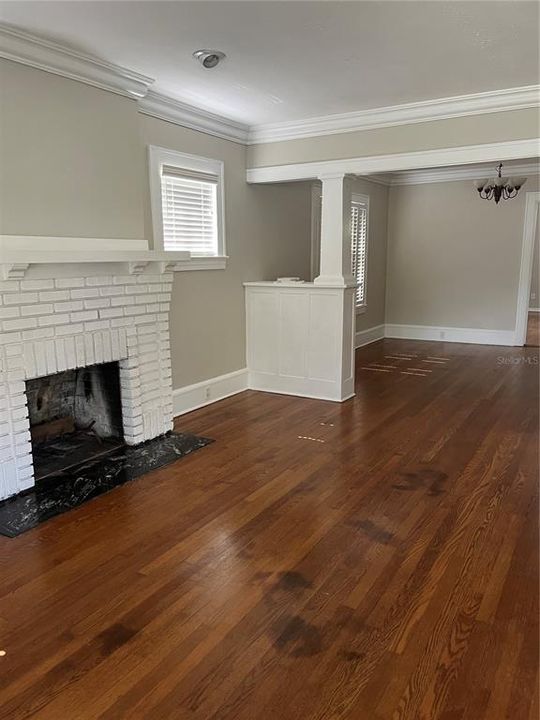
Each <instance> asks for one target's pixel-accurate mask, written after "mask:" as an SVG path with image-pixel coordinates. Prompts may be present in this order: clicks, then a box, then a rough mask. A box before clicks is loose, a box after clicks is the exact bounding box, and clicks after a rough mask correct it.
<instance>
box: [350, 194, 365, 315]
mask: <svg viewBox="0 0 540 720" xmlns="http://www.w3.org/2000/svg"><path fill="white" fill-rule="evenodd" d="M353 203H356V204H358V205H364V206H365V208H366V262H365V274H364V302H363V303H361V304H359V305H356V304H355V308H356V314H357V315H363V314H364V313H365V312H366V310H367V297H368V267H369V195H363V194H361V193H352V194H351V205H352V204H353Z"/></svg>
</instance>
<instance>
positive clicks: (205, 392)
mask: <svg viewBox="0 0 540 720" xmlns="http://www.w3.org/2000/svg"><path fill="white" fill-rule="evenodd" d="M204 397H205V398H206V399H207V400H210V388H209V387H207V388H206V389H205V391H204Z"/></svg>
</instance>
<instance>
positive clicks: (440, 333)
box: [439, 330, 444, 340]
mask: <svg viewBox="0 0 540 720" xmlns="http://www.w3.org/2000/svg"><path fill="white" fill-rule="evenodd" d="M439 335H440V337H441V340H444V330H441V331H440V332H439Z"/></svg>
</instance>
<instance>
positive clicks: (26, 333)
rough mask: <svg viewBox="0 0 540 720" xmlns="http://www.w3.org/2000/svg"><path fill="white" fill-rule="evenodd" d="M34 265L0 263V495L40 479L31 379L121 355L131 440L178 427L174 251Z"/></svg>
mask: <svg viewBox="0 0 540 720" xmlns="http://www.w3.org/2000/svg"><path fill="white" fill-rule="evenodd" d="M139 255H140V254H139ZM94 256H95V254H94ZM72 259H73V258H72ZM29 267H30V263H28V264H27V265H26V266H25V267H24V269H23V270H22V271H21V270H20V268H18V267H17V265H16V264H11V265H6V264H3V265H0V269H2V268H3V271H4V272H3V274H4V277H6V276H7V277H8V278H9V279H6V280H0V499H3V498H6V497H9V496H11V495H14V494H17V493H19V492H21V491H23V490H25V489H27V488H29V487H31V486H32V485H33V484H34V472H33V463H32V445H31V439H30V422H29V419H28V411H27V401H26V381H27V380H29V379H32V378H36V377H41V376H45V375H51V374H54V373H57V372H62V371H64V370H70V369H75V368H81V367H85V366H89V365H96V364H98V363H105V362H115V361H117V362H118V363H119V373H120V388H121V399H122V416H123V425H124V437H125V441H126V443H128V444H130V445H136V444H138V443H141V442H144V441H146V440H150V439H152V438H154V437H157V436H159V435H161V434H163V433H166V432H168V431H170V430H171V429H172V421H173V407H172V385H171V356H170V347H169V306H170V298H171V287H172V279H173V275H172V272H171V271H170V270H171V269H172V268H173V267H174V263H173V262H172V261H171V258H170V257H169V259H168V261H167V262H165V261H163V260H162V259H161V261H150V260H148V258H144V259H143V260H138V261H137V262H131V263H130V262H126V263H120V262H111V263H106V262H105V263H104V262H100V263H98V264H90V263H72V264H65V263H64V264H58V265H56V264H54V263H51V262H49V263H46V264H42V265H39V264H38V265H36V268H35V269H33V270H34V272H33V273H32V272H30V273H29V272H27V270H28V268H29ZM104 269H105V270H106V271H107V274H103V270H104ZM32 274H33V276H32ZM40 275H41V277H39V276H40ZM13 278H15V279H13Z"/></svg>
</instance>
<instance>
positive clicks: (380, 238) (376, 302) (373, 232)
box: [351, 179, 388, 332]
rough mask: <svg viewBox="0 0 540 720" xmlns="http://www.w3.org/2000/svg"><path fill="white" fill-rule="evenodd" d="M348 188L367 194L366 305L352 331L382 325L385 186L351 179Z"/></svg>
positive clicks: (385, 236)
mask: <svg viewBox="0 0 540 720" xmlns="http://www.w3.org/2000/svg"><path fill="white" fill-rule="evenodd" d="M351 187H352V191H353V192H357V193H362V194H364V195H369V218H368V257H367V263H368V264H367V306H366V311H365V312H364V313H361V314H358V315H357V316H356V331H357V332H358V331H360V330H367V329H368V328H372V327H374V326H376V325H382V324H383V323H384V319H385V302H386V239H387V222H388V188H387V187H385V186H384V185H379V184H377V183H373V182H369V181H368V180H363V179H355V180H353V181H352V183H351Z"/></svg>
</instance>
